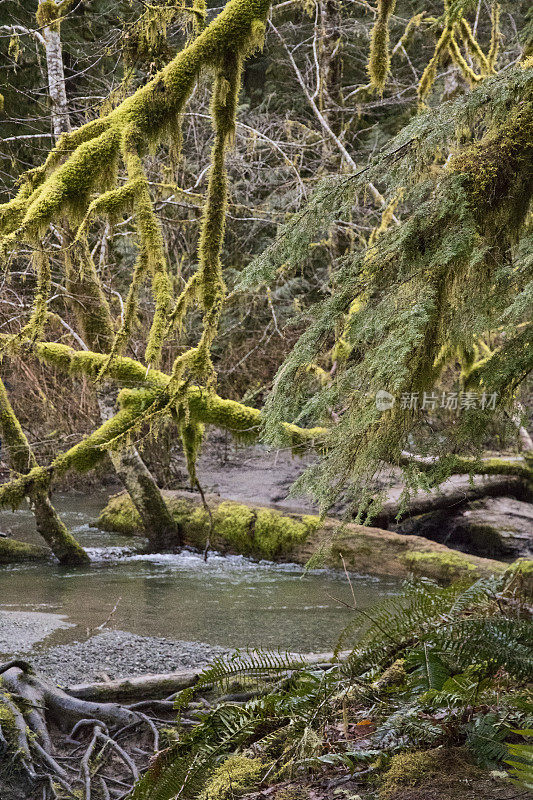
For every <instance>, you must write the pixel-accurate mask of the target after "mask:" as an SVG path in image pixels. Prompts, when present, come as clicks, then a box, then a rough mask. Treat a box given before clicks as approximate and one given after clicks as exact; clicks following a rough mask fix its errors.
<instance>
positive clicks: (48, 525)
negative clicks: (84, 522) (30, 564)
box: [0, 380, 90, 565]
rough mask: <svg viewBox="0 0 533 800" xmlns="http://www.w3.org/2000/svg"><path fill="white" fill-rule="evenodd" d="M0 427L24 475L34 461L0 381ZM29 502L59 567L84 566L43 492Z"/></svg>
mask: <svg viewBox="0 0 533 800" xmlns="http://www.w3.org/2000/svg"><path fill="white" fill-rule="evenodd" d="M0 428H1V430H2V437H3V439H4V442H5V444H6V445H7V449H8V451H9V458H10V461H11V466H12V467H13V469H14V470H16V471H17V472H21V473H22V474H24V475H26V474H27V473H28V472H30V470H32V469H33V467H36V466H37V460H36V458H35V456H34V454H33V451H32V449H31V447H30V444H29V442H28V440H27V438H26V435H25V434H24V431H23V430H22V427H21V426H20V423H19V421H18V419H17V418H16V416H15V412H14V411H13V408H12V407H11V403H10V402H9V398H8V396H7V392H6V389H5V386H4V384H3V382H2V381H1V380H0ZM30 501H31V507H32V511H33V514H34V516H35V522H36V524H37V530H38V532H39V534H40V535H41V536H42V537H43V539H44V540H45V542H46V543H47V544H48V546H49V547H50V549H51V550H52V552H53V554H54V555H55V557H56V558H57V559H58V560H59V562H60V563H61V564H68V565H83V564H88V563H89V561H90V559H89V556H88V555H87V553H86V552H85V550H84V549H83V547H81V545H79V544H78V542H77V541H76V539H75V538H74V537H73V536H72V535H71V534H70V533H69V532H68V531H67V529H66V527H65V526H64V525H63V523H62V522H61V520H60V519H59V516H58V514H57V511H56V510H55V508H54V507H53V505H52V503H51V502H50V499H49V497H48V494H47V492H46V490H44V489H41V488H36V489H35V490H33V491H32V492H30Z"/></svg>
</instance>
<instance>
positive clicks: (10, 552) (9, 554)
mask: <svg viewBox="0 0 533 800" xmlns="http://www.w3.org/2000/svg"><path fill="white" fill-rule="evenodd" d="M49 557H50V551H49V550H46V549H45V548H44V547H37V545H34V544H27V543H26V542H18V541H17V540H16V539H4V538H0V564H15V563H17V562H19V561H41V560H44V559H47V558H49ZM0 708H1V706H0Z"/></svg>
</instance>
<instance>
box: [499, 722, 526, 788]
mask: <svg viewBox="0 0 533 800" xmlns="http://www.w3.org/2000/svg"><path fill="white" fill-rule="evenodd" d="M514 733H519V734H520V735H521V736H524V737H527V738H531V737H533V731H532V730H521V731H514ZM507 749H508V753H509V755H510V756H511V758H510V759H509V758H506V759H504V761H505V763H506V764H509V766H510V767H511V778H512V780H513V781H514V782H515V783H517V784H518V785H519V786H523V787H525V788H526V789H531V790H533V746H532V745H530V744H510V745H508V748H507Z"/></svg>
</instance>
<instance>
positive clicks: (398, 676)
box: [373, 658, 407, 690]
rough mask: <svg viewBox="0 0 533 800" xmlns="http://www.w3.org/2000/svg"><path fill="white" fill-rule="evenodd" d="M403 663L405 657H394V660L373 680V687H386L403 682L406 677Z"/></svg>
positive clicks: (378, 688)
mask: <svg viewBox="0 0 533 800" xmlns="http://www.w3.org/2000/svg"><path fill="white" fill-rule="evenodd" d="M404 665H405V659H403V658H398V659H396V661H395V662H394V663H393V664H391V665H390V667H387V669H386V670H385V671H384V672H383V673H382V674H381V675H380V677H379V678H378V679H377V680H376V681H375V682H374V684H373V688H374V689H377V690H380V689H386V688H387V687H388V686H400V685H401V684H403V683H404V682H405V679H406V677H407V673H406V671H405V666H404Z"/></svg>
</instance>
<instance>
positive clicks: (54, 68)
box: [39, 0, 71, 139]
mask: <svg viewBox="0 0 533 800" xmlns="http://www.w3.org/2000/svg"><path fill="white" fill-rule="evenodd" d="M43 1H46V0H39V5H41V4H42V3H43ZM48 2H49V0H48ZM59 26H60V22H59V21H58V22H56V23H55V24H53V25H46V26H45V27H44V28H43V30H42V35H43V39H44V47H45V51H46V69H47V73H48V94H49V95H50V102H51V114H52V130H53V132H54V136H55V137H56V139H57V138H59V136H61V134H62V133H67V132H68V131H70V130H71V126H70V118H69V114H68V104H67V91H66V87H65V71H64V68H63V51H62V47H61V33H60V27H59Z"/></svg>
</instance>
